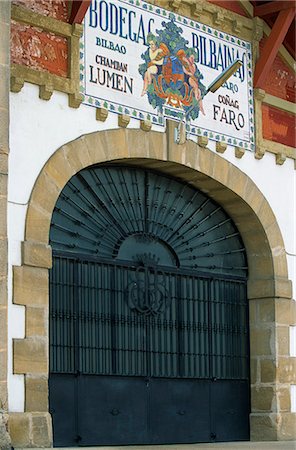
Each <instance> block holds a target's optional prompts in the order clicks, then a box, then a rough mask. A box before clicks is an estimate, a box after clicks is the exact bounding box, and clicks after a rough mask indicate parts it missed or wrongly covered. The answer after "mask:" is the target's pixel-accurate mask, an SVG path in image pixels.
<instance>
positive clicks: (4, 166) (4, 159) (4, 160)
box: [0, 153, 8, 175]
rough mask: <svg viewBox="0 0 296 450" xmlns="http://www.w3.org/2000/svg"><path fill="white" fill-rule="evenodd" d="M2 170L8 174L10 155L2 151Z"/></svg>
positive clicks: (0, 160) (0, 163)
mask: <svg viewBox="0 0 296 450" xmlns="http://www.w3.org/2000/svg"><path fill="white" fill-rule="evenodd" d="M0 172H1V173H4V174H5V175H6V174H8V155H7V154H6V153H0Z"/></svg>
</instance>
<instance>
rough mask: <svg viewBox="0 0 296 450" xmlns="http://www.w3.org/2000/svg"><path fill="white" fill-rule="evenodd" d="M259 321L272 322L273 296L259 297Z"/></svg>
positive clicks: (273, 316)
mask: <svg viewBox="0 0 296 450" xmlns="http://www.w3.org/2000/svg"><path fill="white" fill-rule="evenodd" d="M257 305H258V308H259V321H260V322H274V320H275V300H274V299H273V298H268V299H265V298H264V299H261V300H259V301H258V302H257Z"/></svg>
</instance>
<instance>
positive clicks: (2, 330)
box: [0, 305, 8, 350]
mask: <svg viewBox="0 0 296 450" xmlns="http://www.w3.org/2000/svg"><path fill="white" fill-rule="evenodd" d="M7 322H8V317H7V305H1V306H0V350H1V349H6V348H7Z"/></svg>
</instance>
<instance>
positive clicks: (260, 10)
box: [254, 0, 296, 17]
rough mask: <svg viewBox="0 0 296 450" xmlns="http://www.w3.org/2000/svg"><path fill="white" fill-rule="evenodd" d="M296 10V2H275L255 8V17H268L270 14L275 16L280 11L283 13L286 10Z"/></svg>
mask: <svg viewBox="0 0 296 450" xmlns="http://www.w3.org/2000/svg"><path fill="white" fill-rule="evenodd" d="M289 8H296V4H295V1H294V0H292V1H288V0H287V1H275V2H269V3H265V4H264V5H258V6H255V7H254V17H255V16H259V17H263V16H268V15H269V14H273V13H276V12H279V11H283V10H284V9H289Z"/></svg>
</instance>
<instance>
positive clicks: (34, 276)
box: [13, 266, 48, 306]
mask: <svg viewBox="0 0 296 450" xmlns="http://www.w3.org/2000/svg"><path fill="white" fill-rule="evenodd" d="M13 301H14V303H15V304H17V305H28V306H46V305H47V304H48V270H47V269H43V268H37V267H31V266H15V267H13Z"/></svg>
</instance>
